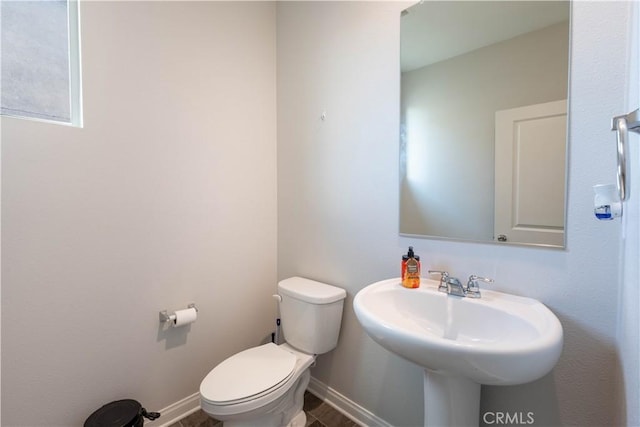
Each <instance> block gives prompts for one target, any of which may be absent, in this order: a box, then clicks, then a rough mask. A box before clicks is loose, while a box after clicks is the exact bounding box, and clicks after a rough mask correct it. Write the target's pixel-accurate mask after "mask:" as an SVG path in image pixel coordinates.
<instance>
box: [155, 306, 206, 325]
mask: <svg viewBox="0 0 640 427" xmlns="http://www.w3.org/2000/svg"><path fill="white" fill-rule="evenodd" d="M187 308H193V309H195V310H196V312H197V311H198V307H196V305H195V303H191V304H189V305H188V306H187ZM159 315H160V323H167V322H174V321H175V320H176V313H175V312H174V313H171V314H169V313H168V311H167V310H162V311H161V312H160V313H159Z"/></svg>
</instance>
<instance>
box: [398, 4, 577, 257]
mask: <svg viewBox="0 0 640 427" xmlns="http://www.w3.org/2000/svg"><path fill="white" fill-rule="evenodd" d="M569 16H570V5H569V2H568V1H562V2H561V1H495V2H485V1H429V0H427V1H424V2H422V3H419V4H416V5H414V6H412V7H410V8H408V9H407V10H406V11H403V13H402V17H401V67H402V72H401V129H400V134H401V135H400V180H401V183H400V185H401V189H400V233H401V234H403V235H412V236H424V237H433V238H446V239H456V240H467V241H480V242H496V243H501V244H505V243H507V244H508V243H517V244H532V245H543V246H551V247H563V246H564V242H565V233H564V229H565V211H566V209H565V200H566V152H567V92H568V64H569V28H570V25H569Z"/></svg>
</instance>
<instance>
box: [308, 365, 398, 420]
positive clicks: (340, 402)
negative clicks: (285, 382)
mask: <svg viewBox="0 0 640 427" xmlns="http://www.w3.org/2000/svg"><path fill="white" fill-rule="evenodd" d="M307 390H308V391H310V392H311V393H313V394H315V395H316V396H318V397H319V398H320V399H322V400H324V401H325V402H326V403H327V404H329V405H331V406H332V407H333V408H334V409H336V410H337V411H339V412H341V413H343V414H344V415H346V416H347V417H349V418H351V419H352V420H353V421H355V422H356V423H358V424H360V425H361V426H364V427H393V426H392V425H391V424H389V423H388V422H386V421H385V420H383V419H382V418H380V417H378V416H377V415H375V414H373V413H372V412H370V411H368V410H367V409H365V408H363V407H362V406H360V405H358V404H357V403H355V402H354V401H352V400H350V399H348V398H346V397H345V396H343V395H342V394H340V393H338V392H337V391H335V390H334V389H332V388H331V387H329V386H328V385H326V384H324V383H322V382H320V381H318V380H317V379H315V378H313V377H311V381H309V386H308V387H307Z"/></svg>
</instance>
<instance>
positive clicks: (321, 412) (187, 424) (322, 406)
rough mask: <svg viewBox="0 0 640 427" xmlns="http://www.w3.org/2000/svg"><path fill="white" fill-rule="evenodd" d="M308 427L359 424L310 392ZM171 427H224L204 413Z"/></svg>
mask: <svg viewBox="0 0 640 427" xmlns="http://www.w3.org/2000/svg"><path fill="white" fill-rule="evenodd" d="M304 411H305V413H306V414H307V425H306V427H356V426H357V425H358V424H356V423H355V422H353V421H352V420H351V419H349V418H347V417H345V416H344V415H342V414H341V413H340V412H338V411H336V410H335V409H333V408H332V407H331V406H329V405H328V404H326V403H324V402H323V401H322V399H320V398H319V397H316V396H315V395H314V394H312V393H309V392H308V391H307V392H305V394H304ZM169 427H222V421H218V420H214V419H213V418H210V417H209V416H208V415H207V414H205V413H204V412H202V411H197V412H195V413H193V414H191V415H189V416H188V417H186V418H183V419H182V420H180V421H178V422H177V423H174V424H172V425H171V426H169Z"/></svg>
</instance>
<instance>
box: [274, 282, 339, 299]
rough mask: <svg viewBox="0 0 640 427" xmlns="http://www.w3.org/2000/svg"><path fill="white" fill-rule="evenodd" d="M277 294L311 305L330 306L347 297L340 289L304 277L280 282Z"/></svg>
mask: <svg viewBox="0 0 640 427" xmlns="http://www.w3.org/2000/svg"><path fill="white" fill-rule="evenodd" d="M278 292H280V293H281V294H284V295H287V296H290V297H292V298H295V299H298V300H301V301H305V302H309V303H312V304H331V303H332V302H336V301H340V300H342V299H344V298H345V297H346V296H347V292H346V291H345V290H344V289H342V288H338V287H337V286H332V285H328V284H326V283H321V282H316V281H315V280H310V279H305V278H304V277H290V278H288V279H284V280H281V281H280V283H278Z"/></svg>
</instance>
